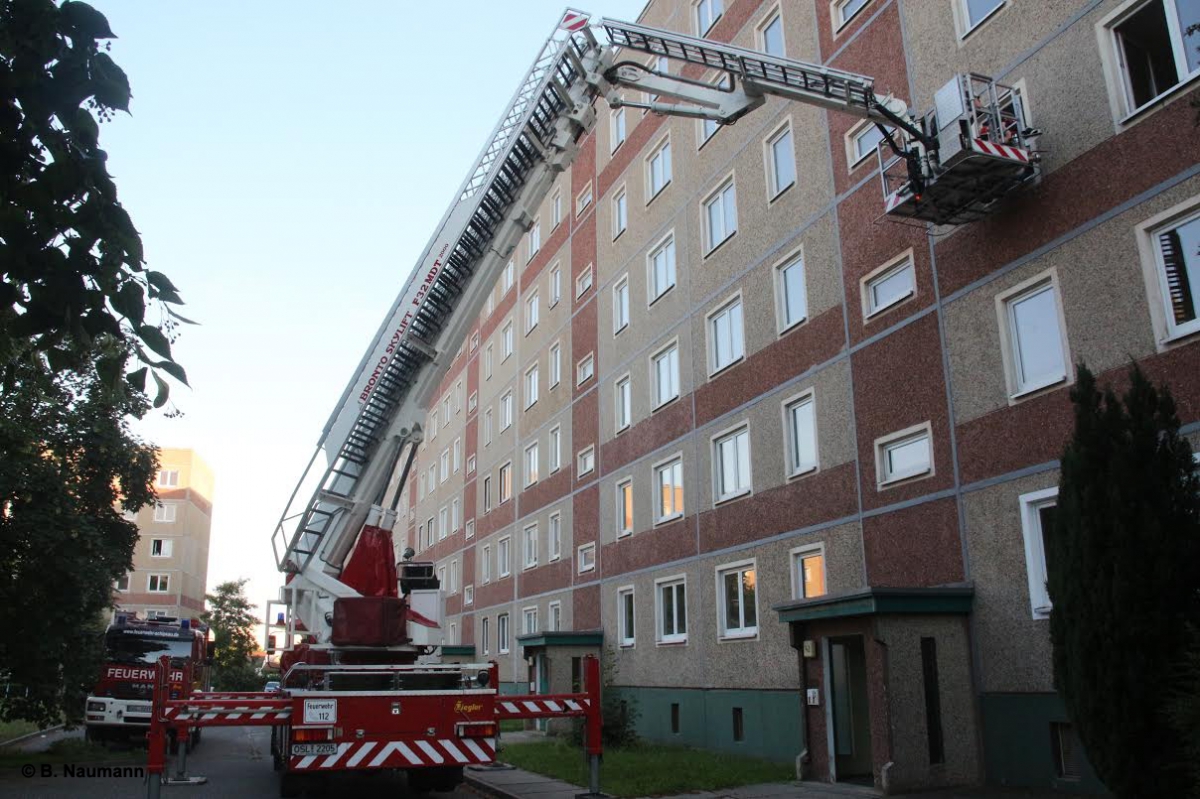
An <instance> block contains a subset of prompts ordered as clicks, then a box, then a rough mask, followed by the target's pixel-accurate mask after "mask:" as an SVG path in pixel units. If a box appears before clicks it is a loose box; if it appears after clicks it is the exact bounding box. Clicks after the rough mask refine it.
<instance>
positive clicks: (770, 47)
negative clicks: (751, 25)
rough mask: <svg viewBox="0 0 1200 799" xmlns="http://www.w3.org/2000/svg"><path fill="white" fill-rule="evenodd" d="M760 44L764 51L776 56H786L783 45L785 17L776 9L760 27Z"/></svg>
mask: <svg viewBox="0 0 1200 799" xmlns="http://www.w3.org/2000/svg"><path fill="white" fill-rule="evenodd" d="M758 36H759V46H760V49H762V51H763V52H764V53H767V54H769V55H775V56H781V57H782V56H784V55H786V53H785V52H784V47H783V18H782V17H781V16H780V15H779V12H778V11H776V12H775V13H774V14H772V15H771V16H770V18H769V19H768V20H767V21H766V24H764V25H762V26H761V27H760V28H759V29H758Z"/></svg>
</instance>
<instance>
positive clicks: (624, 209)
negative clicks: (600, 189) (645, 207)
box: [612, 185, 629, 241]
mask: <svg viewBox="0 0 1200 799" xmlns="http://www.w3.org/2000/svg"><path fill="white" fill-rule="evenodd" d="M628 229H629V192H627V191H626V190H625V186H624V185H621V186H620V187H618V188H617V190H616V191H614V192H613V196H612V240H613V241H616V240H617V239H619V238H621V235H622V234H623V233H624V232H625V231H626V230H628Z"/></svg>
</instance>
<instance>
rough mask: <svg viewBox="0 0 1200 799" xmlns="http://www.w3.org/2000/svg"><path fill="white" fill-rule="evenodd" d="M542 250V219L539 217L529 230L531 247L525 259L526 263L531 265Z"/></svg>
mask: <svg viewBox="0 0 1200 799" xmlns="http://www.w3.org/2000/svg"><path fill="white" fill-rule="evenodd" d="M541 249H542V218H541V217H538V218H536V219H534V220H533V225H531V226H530V228H529V247H528V251H529V252H528V255H527V256H526V258H525V263H529V262H530V261H532V260H533V259H534V257H536V256H537V254H538V252H539V251H540V250H541Z"/></svg>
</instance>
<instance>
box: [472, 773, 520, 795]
mask: <svg viewBox="0 0 1200 799" xmlns="http://www.w3.org/2000/svg"><path fill="white" fill-rule="evenodd" d="M463 782H465V783H466V784H467V786H468V787H470V788H471V789H473V790H475V791H477V792H479V793H481V794H483V795H484V796H492V797H495V799H523V797H520V796H517V795H516V794H515V793H509V792H508V791H506V790H504V789H503V788H500V787H498V786H496V785H492V784H491V783H488V782H484V781H483V780H481V779H479V778H478V777H475V776H472V774H471V772H470V771H466V772H464V773H463Z"/></svg>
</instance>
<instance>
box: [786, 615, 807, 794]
mask: <svg viewBox="0 0 1200 799" xmlns="http://www.w3.org/2000/svg"><path fill="white" fill-rule="evenodd" d="M788 630H789V632H790V633H791V634H790V636H789V638H790V639H791V640H790V643H791V646H792V649H794V650H796V653H797V654H798V655H799V658H800V730H801V732H802V733H803V735H804V748H803V749H801V750H800V754H798V755H796V779H797V780H803V779H804V770H805V767H807V766H808V765H809V764H811V762H812V757H811V756H810V755H809V748H810V746H809V741H808V658H806V657H805V656H804V625H803V624H801V623H800V622H792V623H791V624H789V625H788Z"/></svg>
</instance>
